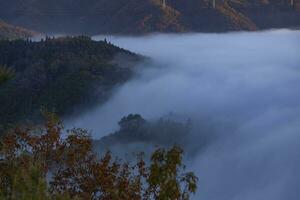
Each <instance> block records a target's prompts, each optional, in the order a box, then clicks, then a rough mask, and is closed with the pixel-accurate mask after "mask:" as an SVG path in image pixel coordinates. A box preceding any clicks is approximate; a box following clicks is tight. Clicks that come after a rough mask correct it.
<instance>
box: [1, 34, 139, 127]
mask: <svg viewBox="0 0 300 200" xmlns="http://www.w3.org/2000/svg"><path fill="white" fill-rule="evenodd" d="M117 57H118V58H120V57H121V58H122V63H120V62H115V61H114V59H115V58H116V60H117ZM139 60H141V57H140V56H138V55H135V54H133V53H131V52H129V51H126V50H124V49H121V48H119V47H116V46H114V45H112V44H110V43H108V42H107V41H100V42H96V41H93V40H91V39H90V38H89V37H84V36H79V37H66V38H56V39H54V38H53V39H50V38H46V39H45V40H42V41H40V42H33V41H30V40H27V41H24V40H14V41H8V40H1V41H0V66H1V67H0V124H1V125H2V128H3V126H6V125H8V124H10V123H12V124H14V123H16V122H18V121H24V120H27V121H28V120H33V119H36V117H37V116H39V113H40V109H45V110H51V111H54V112H56V113H58V114H59V115H65V114H70V113H74V112H75V111H76V110H80V109H79V108H80V107H84V105H85V103H89V105H92V104H95V103H101V102H103V101H104V100H105V99H106V98H107V97H108V96H109V92H110V91H111V89H112V88H113V87H114V86H116V85H117V84H119V83H122V82H124V81H126V80H128V79H129V78H130V77H131V75H132V68H133V67H134V66H135V64H136V63H137V62H138V61H139ZM75 106H76V107H75Z"/></svg>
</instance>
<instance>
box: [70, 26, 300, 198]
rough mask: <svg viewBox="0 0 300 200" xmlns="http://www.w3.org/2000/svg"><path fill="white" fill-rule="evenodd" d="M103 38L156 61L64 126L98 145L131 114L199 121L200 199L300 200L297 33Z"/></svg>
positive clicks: (195, 162)
mask: <svg viewBox="0 0 300 200" xmlns="http://www.w3.org/2000/svg"><path fill="white" fill-rule="evenodd" d="M104 37H105V38H107V39H108V40H109V41H110V42H112V43H114V44H116V45H118V46H120V47H123V48H126V49H129V50H131V51H133V52H136V53H139V54H142V55H145V56H148V57H150V58H151V61H147V62H145V63H141V64H140V65H139V66H137V68H136V72H135V77H134V78H133V79H132V80H130V81H128V82H127V83H125V84H124V85H122V86H120V87H118V88H116V89H115V91H114V93H113V95H112V97H111V98H110V99H109V101H108V102H107V103H105V104H104V105H99V106H98V107H96V108H94V109H93V110H91V111H89V112H87V113H84V114H83V115H81V116H80V117H77V118H72V119H70V120H68V121H67V125H68V126H76V127H82V128H87V129H88V130H90V131H91V133H92V135H93V137H94V138H101V137H102V136H105V135H107V134H108V133H111V132H113V131H114V130H116V129H117V128H118V127H117V122H118V121H119V120H120V118H121V117H122V116H124V115H127V114H129V113H139V114H141V115H142V116H143V117H144V118H146V119H149V120H151V119H158V118H160V117H162V116H164V115H167V114H169V113H176V115H179V116H183V117H184V118H190V119H192V121H193V124H194V129H193V134H192V135H191V136H189V137H191V139H192V140H191V141H193V142H192V143H193V144H192V143H191V145H197V144H202V142H201V140H202V139H203V138H204V137H203V135H206V136H207V135H210V134H211V135H214V137H213V140H210V142H209V144H208V145H206V147H205V149H204V150H201V151H199V152H196V156H193V157H191V158H190V159H188V160H187V166H188V168H189V169H190V170H193V171H195V172H196V175H197V176H198V177H199V190H198V192H197V195H196V196H195V197H194V199H200V200H201V199H203V200H214V199H216V200H218V199H222V200H241V199H242V200H248V199H249V200H250V199H251V200H253V199H255V200H266V199H272V200H282V199H288V200H296V199H297V200H298V199H299V198H300V190H299V182H300V173H299V169H300V104H299V102H300V87H299V85H300V31H289V30H274V31H265V32H253V33H249V32H239V33H226V34H158V35H149V36H145V37H118V36H95V37H94V39H95V40H100V39H103V38H104ZM207 124H209V126H212V127H213V130H214V131H212V132H210V131H209V130H210V129H206V128H203V129H202V128H201V127H203V126H205V125H207Z"/></svg>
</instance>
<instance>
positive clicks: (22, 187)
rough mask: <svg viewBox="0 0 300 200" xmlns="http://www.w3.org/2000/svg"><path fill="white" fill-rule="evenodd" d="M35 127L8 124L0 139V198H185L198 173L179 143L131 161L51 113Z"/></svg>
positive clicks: (123, 199) (186, 199) (183, 199)
mask: <svg viewBox="0 0 300 200" xmlns="http://www.w3.org/2000/svg"><path fill="white" fill-rule="evenodd" d="M46 116H47V120H46V123H45V125H44V126H42V127H40V128H28V127H21V128H16V129H13V130H11V131H10V132H9V133H8V134H7V135H6V136H4V137H3V138H2V139H1V142H0V198H1V199H13V200H14V199H15V200H17V199H18V200H25V199H49V200H50V199H61V200H65V199H66V200H68V199H99V200H152V199H156V200H167V199H168V200H188V199H189V198H190V195H191V194H192V193H195V192H196V189H197V182H198V180H197V177H196V176H195V175H194V174H193V173H192V172H185V170H184V169H185V168H184V165H183V163H182V153H183V151H182V149H181V148H180V147H178V146H174V147H172V148H171V149H169V150H165V149H157V150H156V151H154V152H153V153H152V155H151V159H150V161H149V162H145V161H144V159H143V156H142V155H139V156H138V158H137V162H136V164H133V165H132V164H130V163H128V162H124V161H121V160H118V159H115V158H113V157H112V155H111V154H110V153H109V152H107V153H106V154H104V155H103V156H101V157H99V156H98V155H97V154H95V153H94V152H93V151H92V141H91V138H90V136H89V134H88V132H87V131H86V130H83V129H72V130H69V131H68V132H67V135H65V136H64V137H62V134H66V132H65V131H64V129H63V126H62V124H61V122H60V121H59V120H58V119H57V117H56V116H55V115H53V114H51V113H47V114H46Z"/></svg>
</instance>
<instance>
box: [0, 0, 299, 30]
mask: <svg viewBox="0 0 300 200" xmlns="http://www.w3.org/2000/svg"><path fill="white" fill-rule="evenodd" d="M213 2H214V0H185V1H182V0H167V1H166V5H163V4H162V0H143V1H141V0H127V1H125V0H114V1H111V0H91V1H89V2H88V3H87V2H86V1H83V0H51V1H50V0H45V1H38V0H23V1H20V0H11V1H3V2H0V18H2V19H4V20H5V21H7V22H8V23H11V24H14V25H18V26H22V27H26V28H28V29H31V30H37V31H40V32H44V33H65V34H88V35H96V34H144V33H151V32H226V31H236V30H247V31H253V30H260V29H269V28H289V27H299V26H300V2H299V0H294V1H293V4H292V2H291V1H288V0H215V2H216V3H215V5H214V3H213Z"/></svg>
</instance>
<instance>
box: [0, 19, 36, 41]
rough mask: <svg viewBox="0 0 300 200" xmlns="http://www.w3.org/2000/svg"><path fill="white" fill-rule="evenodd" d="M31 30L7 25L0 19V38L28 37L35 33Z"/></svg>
mask: <svg viewBox="0 0 300 200" xmlns="http://www.w3.org/2000/svg"><path fill="white" fill-rule="evenodd" d="M36 34H37V33H35V32H33V31H29V30H26V29H24V28H21V27H17V26H12V25H9V24H7V23H5V22H3V21H1V20H0V39H17V38H28V37H32V36H34V35H36Z"/></svg>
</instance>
